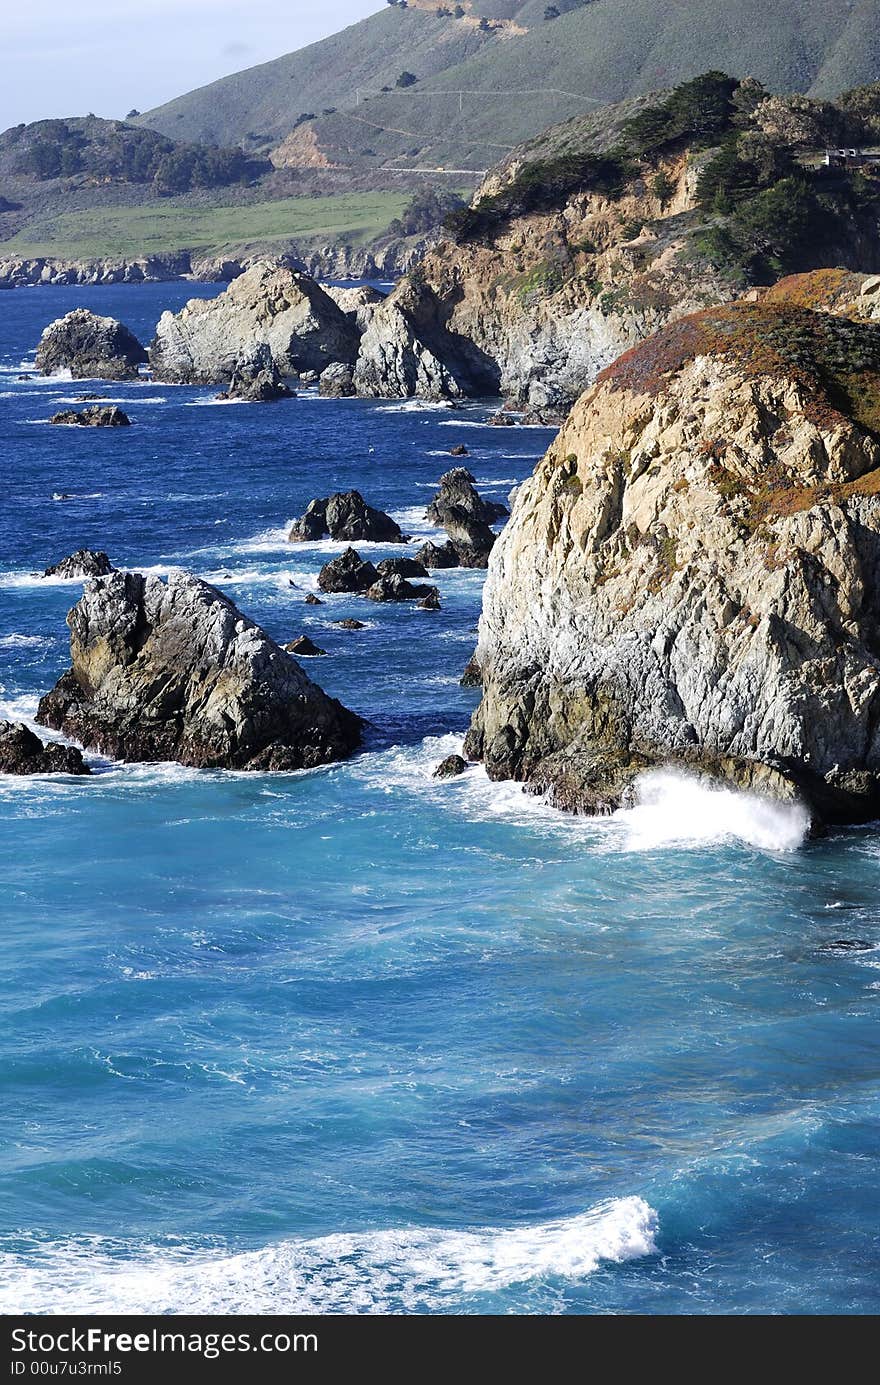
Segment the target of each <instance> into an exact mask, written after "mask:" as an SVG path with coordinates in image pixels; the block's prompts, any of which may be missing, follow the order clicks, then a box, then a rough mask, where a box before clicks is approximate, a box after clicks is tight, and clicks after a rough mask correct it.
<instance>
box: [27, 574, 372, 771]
mask: <svg viewBox="0 0 880 1385" xmlns="http://www.w3.org/2000/svg"><path fill="white" fill-rule="evenodd" d="M67 621H68V625H69V626H70V632H71V640H70V649H71V663H72V667H71V668H70V670H69V671H68V672H67V673H65V674H64V675H63V676H62V677H61V679H60V680H59V682H58V683H57V685H56V686H55V688H54V689H53V690H52V692H50V693H48V694H47V695H46V696H45V697H44V698H43V699H42V701H41V702H40V707H39V712H38V717H37V719H38V721H40V722H41V723H42V724H43V725H46V726H53V727H55V728H57V729H58V730H62V731H64V732H65V733H66V734H68V735H70V736H71V737H72V738H73V739H75V740H77V741H79V742H81V743H82V744H83V745H86V746H91V747H94V748H95V749H98V750H101V751H103V752H105V753H107V754H110V755H113V756H116V757H117V758H119V759H123V760H177V761H179V762H180V763H181V764H185V765H193V766H196V767H199V768H225V769H247V770H294V769H309V768H312V767H313V766H315V765H322V764H327V763H329V762H330V761H333V760H338V759H342V758H344V757H346V756H347V755H350V754H351V753H352V751H353V750H354V749H355V748H356V747H357V745H358V744H359V742H360V734H361V722H360V719H359V718H358V717H357V716H355V715H354V713H352V712H350V711H348V710H347V709H346V708H345V707H343V706H342V705H341V704H340V703H339V702H337V701H335V699H333V698H331V697H328V696H327V694H326V693H324V692H322V690H321V689H320V688H319V687H317V686H316V685H315V684H314V683H312V682H311V681H310V680H309V678H307V677H306V675H305V673H304V672H303V671H302V669H301V668H300V666H299V664H298V663H297V662H296V660H295V659H293V658H292V657H291V656H290V655H289V654H286V653H285V652H284V650H283V649H281V648H279V646H278V645H277V644H276V643H275V642H274V640H271V639H270V638H269V636H268V635H266V634H265V633H264V631H262V630H261V629H260V628H259V626H257V625H255V624H254V623H253V621H251V620H248V619H247V617H246V616H243V615H242V614H241V612H240V611H239V610H238V609H237V608H236V607H235V606H234V605H233V603H232V602H231V601H230V600H229V599H228V598H227V597H225V596H224V595H223V594H222V593H221V592H219V591H217V590H216V588H214V587H211V586H209V585H208V584H207V583H206V582H202V581H200V580H199V579H198V578H197V577H193V576H192V575H190V574H189V573H184V572H179V573H172V574H171V575H170V576H169V578H168V580H167V582H163V581H162V580H161V579H160V578H158V577H148V576H143V575H142V574H140V573H136V572H126V573H122V572H117V573H112V574H111V575H110V576H109V577H105V578H103V579H102V580H101V581H100V582H89V583H87V584H86V587H85V590H84V593H83V596H82V599H81V600H80V601H79V603H78V604H77V605H76V606H75V607H74V608H73V610H72V611H71V612H70V614H69V616H68V618H67Z"/></svg>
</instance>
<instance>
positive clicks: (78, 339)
mask: <svg viewBox="0 0 880 1385" xmlns="http://www.w3.org/2000/svg"><path fill="white" fill-rule="evenodd" d="M146 359H147V353H146V351H145V350H144V348H143V347H142V346H141V344H140V342H139V341H138V339H137V337H136V336H135V335H134V333H133V332H130V331H129V329H128V328H127V327H125V326H124V325H123V324H122V323H121V322H117V321H116V318H115V317H99V316H98V314H97V313H93V312H90V311H89V309H88V308H74V310H73V312H70V313H67V314H66V315H65V316H64V317H59V318H57V319H56V320H55V321H54V322H50V323H49V326H48V327H47V328H46V330H45V331H44V332H43V335H42V337H41V338H40V344H39V346H38V347H37V355H36V367H37V370H39V371H41V372H42V374H43V375H57V374H59V373H60V372H61V371H63V370H69V371H70V374H71V376H72V378H73V379H74V380H134V379H136V378H137V373H138V366H139V365H141V364H142V363H143V362H144V361H146Z"/></svg>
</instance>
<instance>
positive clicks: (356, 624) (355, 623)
mask: <svg viewBox="0 0 880 1385" xmlns="http://www.w3.org/2000/svg"><path fill="white" fill-rule="evenodd" d="M333 624H334V625H338V626H339V629H340V630H366V628H367V627H366V625H365V624H364V622H363V621H362V620H352V619H351V617H349V618H348V619H347V620H334V622H333Z"/></svg>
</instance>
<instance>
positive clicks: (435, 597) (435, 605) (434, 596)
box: [418, 587, 441, 611]
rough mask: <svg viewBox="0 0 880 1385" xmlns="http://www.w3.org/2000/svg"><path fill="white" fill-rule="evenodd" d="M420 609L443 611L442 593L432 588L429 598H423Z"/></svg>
mask: <svg viewBox="0 0 880 1385" xmlns="http://www.w3.org/2000/svg"><path fill="white" fill-rule="evenodd" d="M418 609H419V610H420V611H439V610H440V609H441V607H440V593H439V591H438V590H437V588H436V587H432V588H431V589H430V591H429V592H428V594H427V596H423V597H422V599H421V601H419V602H418Z"/></svg>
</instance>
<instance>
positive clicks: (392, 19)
mask: <svg viewBox="0 0 880 1385" xmlns="http://www.w3.org/2000/svg"><path fill="white" fill-rule="evenodd" d="M424 2H425V0H419V3H424ZM555 5H556V8H557V9H559V10H560V12H561V13H560V17H559V18H557V19H553V20H550V21H545V20H544V18H543V15H544V9H545V3H544V0H541V2H540V3H539V0H526V3H521V2H519V0H468V5H467V6H466V8H467V9H468V13H467V14H466V15H465V16H464V17H462V18H460V19H458V20H456V19H455V18H454V17H453V16H452V15H448V16H445V17H441V16H437V14H436V12H435V9H436V7H435V6H434V5H433V4H432V5H431V6H430V8H429V9H419V10H416V9H413V8H412V7H411V8H409V9H407V10H400V9H399V8H398V7H397V6H387V7H386V8H385V9H384V10H383V11H382V12H381V13H380V14H377V15H375V16H372V17H371V18H370V19H367V20H364V21H362V23H361V24H358V25H355V26H353V27H352V28H350V29H347V30H345V31H344V32H343V33H341V34H337V35H335V36H334V37H333V38H332V39H327V40H325V41H324V42H322V43H319V44H314V45H312V46H311V47H309V48H306V49H303V50H301V51H300V52H299V53H295V54H292V55H289V56H288V57H285V58H279V59H278V60H277V61H276V62H273V63H267V64H264V65H263V66H262V67H258V68H252V69H250V70H249V71H246V72H242V73H238V74H236V75H235V76H234V77H229V78H224V79H223V80H222V81H220V82H215V83H213V84H212V85H211V86H210V87H206V88H203V89H202V90H201V91H197V92H193V93H190V94H189V95H187V96H182V97H180V98H178V99H177V100H176V101H173V102H171V103H169V105H167V106H163V107H162V108H160V110H158V111H151V112H148V113H147V114H146V115H145V116H144V117H143V122H144V123H145V124H147V125H151V126H154V127H155V128H156V129H159V130H162V131H163V132H166V133H170V134H176V135H177V137H178V138H188V139H198V138H212V139H215V140H217V141H218V142H219V143H230V142H233V141H235V140H240V141H244V142H245V147H252V148H257V147H261V146H260V145H259V141H258V140H255V139H254V138H253V136H254V135H258V136H269V135H271V136H273V137H277V136H281V135H283V134H285V133H287V132H288V131H289V130H290V129H291V127H292V126H293V124H294V122H295V121H296V119H297V117H298V116H299V115H301V114H307V113H310V112H311V113H314V114H315V117H316V118H315V119H314V120H313V121H312V122H310V124H309V129H310V130H311V131H313V132H314V148H315V149H316V150H317V151H319V153H320V155H321V157H323V158H326V159H327V160H328V161H329V162H331V163H335V164H341V165H343V166H345V167H354V168H357V169H359V170H363V169H364V168H367V169H369V168H376V167H381V166H383V165H394V166H408V167H432V168H433V167H438V166H442V167H447V168H452V167H461V168H468V169H484V168H487V167H490V166H491V165H492V164H494V163H495V162H497V160H498V159H499V158H501V157H503V156H504V154H505V152H506V151H507V150H509V149H510V148H512V147H513V146H515V145H517V144H519V143H520V142H521V141H523V140H525V139H528V138H529V137H531V136H533V135H535V134H537V133H538V132H539V131H540V130H541V129H543V128H544V127H545V126H547V125H549V124H552V123H554V122H557V121H560V120H563V119H565V118H567V117H569V116H572V115H576V114H579V113H586V112H587V111H588V110H590V109H591V108H592V107H594V106H598V105H601V104H605V103H607V102H612V101H619V100H622V99H624V98H626V97H630V96H634V95H639V94H642V93H645V92H648V91H651V90H656V89H659V88H666V87H669V86H671V85H673V84H675V83H677V82H680V81H683V80H686V79H687V78H689V77H693V76H695V75H697V74H698V73H700V72H705V71H708V70H710V69H713V68H714V69H721V70H724V71H727V72H731V73H733V74H734V75H738V76H747V75H753V76H755V77H757V78H759V79H760V80H761V81H762V82H764V84H765V85H766V86H768V87H769V88H770V89H771V90H773V91H807V92H810V93H811V94H814V95H830V94H835V93H837V92H839V91H841V90H843V89H845V88H849V87H853V86H856V85H859V84H861V83H864V82H869V81H873V80H876V79H877V78H878V77H880V0H838V3H836V4H834V5H830V4H828V3H827V0H728V3H726V4H723V5H722V4H719V3H718V0H687V3H685V0H667V3H665V4H658V3H657V0H589V3H579V4H575V3H574V0H555ZM480 15H482V16H485V17H486V18H487V20H496V19H500V20H504V21H508V28H507V29H505V30H503V31H502V30H498V31H494V32H493V31H491V30H489V31H488V32H483V33H481V31H480V30H479V29H478V28H477V26H476V23H475V20H476V17H477V16H480ZM509 21H514V22H515V24H516V26H517V29H523V28H525V29H527V30H528V32H526V33H519V32H514V31H513V29H511V27H510V24H509ZM402 69H406V70H408V71H410V72H412V73H413V74H414V75H415V76H416V77H417V78H418V81H417V82H416V83H415V84H414V85H413V86H410V87H408V88H406V89H405V90H401V89H398V88H397V87H396V86H395V81H396V76H397V75H399V73H400V71H401V70H402ZM383 86H387V87H390V88H391V90H390V91H387V92H384V93H383V92H382V87H383ZM356 87H361V88H362V99H361V103H360V105H359V106H358V105H355V100H356V95H355V88H356ZM459 92H463V93H464V94H463V95H462V96H461V97H460V96H459ZM364 95H366V97H367V98H368V99H366V100H365V99H364ZM331 107H335V108H336V110H335V111H334V112H333V113H332V114H329V115H324V114H323V112H324V111H325V110H328V109H329V108H331ZM262 147H265V145H263V146H262Z"/></svg>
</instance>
